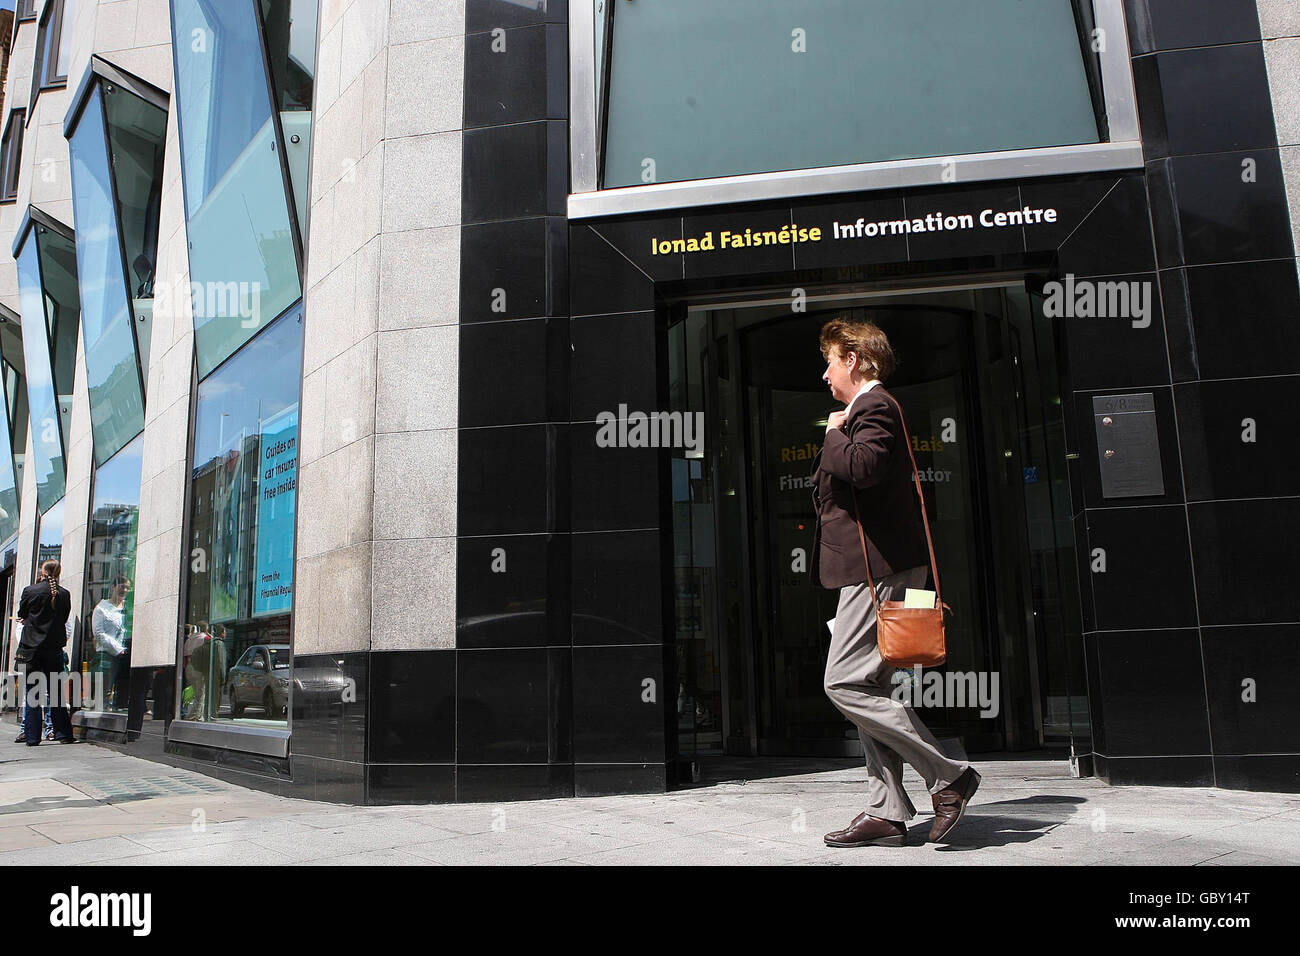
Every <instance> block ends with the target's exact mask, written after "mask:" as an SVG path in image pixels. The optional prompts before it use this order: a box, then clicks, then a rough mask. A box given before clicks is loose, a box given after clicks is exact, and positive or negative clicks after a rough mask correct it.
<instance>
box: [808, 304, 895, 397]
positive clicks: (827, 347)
mask: <svg viewBox="0 0 1300 956" xmlns="http://www.w3.org/2000/svg"><path fill="white" fill-rule="evenodd" d="M821 348H822V357H823V358H828V357H829V356H830V353H831V349H834V350H835V354H836V355H838V356H839V357H840V358H841V359H844V358H847V357H848V355H849V353H852V354H854V355H856V356H857V357H858V366H859V368H865V369H867V370H868V371H871V374H872V375H873V377H874V378H878V379H880V381H882V382H885V381H888V380H889V376H891V375H893V374H894V369H895V368H896V367H897V365H898V362H897V360H896V359H895V358H894V350H893V349H892V348H891V347H890V345H889V339H888V337H887V336H886V335H885V333H884V332H882V331H881V330H880V327H879V326H877V325H875V324H873V323H871V322H866V321H863V322H854V321H853V320H852V319H845V318H838V319H831V320H830V321H829V322H827V323H826V324H825V325H823V326H822V334H821Z"/></svg>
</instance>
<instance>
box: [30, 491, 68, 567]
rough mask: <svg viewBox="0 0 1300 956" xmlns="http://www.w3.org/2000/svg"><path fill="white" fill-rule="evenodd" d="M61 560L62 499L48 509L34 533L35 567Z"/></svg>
mask: <svg viewBox="0 0 1300 956" xmlns="http://www.w3.org/2000/svg"><path fill="white" fill-rule="evenodd" d="M62 560H63V499H62V498H60V499H59V500H58V502H56V503H55V504H54V505H53V506H51V507H50V509H49V510H48V511H46V512H45V513H44V514H43V515H41V518H40V521H39V522H38V528H37V532H36V567H38V568H39V567H40V566H41V565H42V564H44V563H45V562H46V561H60V562H61V561H62Z"/></svg>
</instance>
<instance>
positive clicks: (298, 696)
mask: <svg viewBox="0 0 1300 956" xmlns="http://www.w3.org/2000/svg"><path fill="white" fill-rule="evenodd" d="M290 684H292V685H293V699H294V703H295V705H296V706H295V708H294V709H295V710H299V709H300V708H301V705H303V704H309V703H339V702H342V701H343V700H344V694H345V691H346V690H347V689H348V687H349V686H350V682H349V680H348V678H347V676H346V675H345V674H344V673H343V662H342V661H329V660H327V661H325V662H323V663H315V662H313V664H312V666H310V667H296V668H295V667H293V666H292V663H291V657H290V652H289V645H288V644H254V645H253V646H252V647H250V648H248V650H246V651H244V654H243V656H242V657H240V659H239V661H238V662H237V663H236V664H235V666H234V667H232V668H231V669H230V673H229V674H228V675H227V677H226V694H227V695H228V698H229V700H230V715H231V716H232V717H242V716H243V715H244V711H245V709H246V708H249V707H258V708H261V710H262V712H263V713H264V714H265V715H266V716H267V717H269V718H271V719H272V720H281V719H283V718H284V716H285V714H286V713H287V710H288V706H289V685H290Z"/></svg>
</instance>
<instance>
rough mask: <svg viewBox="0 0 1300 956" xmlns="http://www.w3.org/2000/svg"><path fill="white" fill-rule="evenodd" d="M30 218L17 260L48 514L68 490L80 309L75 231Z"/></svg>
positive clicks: (40, 491)
mask: <svg viewBox="0 0 1300 956" xmlns="http://www.w3.org/2000/svg"><path fill="white" fill-rule="evenodd" d="M29 216H30V222H29V223H28V224H27V225H26V226H25V228H24V229H22V230H21V231H20V238H19V242H18V246H17V252H16V254H15V258H16V259H17V263H18V292H19V300H20V301H21V303H22V327H23V358H24V363H23V364H24V372H25V374H26V377H27V400H28V406H29V408H30V409H31V429H32V454H33V457H34V459H35V461H34V462H33V466H34V467H35V468H36V497H37V502H38V505H39V507H40V510H41V511H42V512H44V511H45V510H47V509H48V508H49V507H50V506H51V505H53V504H54V502H56V501H58V500H59V499H60V498H62V497H63V492H64V485H65V480H66V466H65V464H64V455H65V449H66V436H67V434H68V424H69V419H70V417H71V414H72V386H73V378H74V374H75V371H76V361H77V328H78V326H79V324H80V322H79V317H80V312H81V308H80V304H79V300H78V296H77V253H76V247H75V245H74V243H73V239H72V233H71V231H64V230H65V229H66V227H64V226H62V225H61V224H59V223H56V222H55V221H54V220H51V219H49V217H47V216H44V215H43V214H38V211H37V210H35V209H32V210H30V211H29Z"/></svg>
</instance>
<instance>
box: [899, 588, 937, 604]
mask: <svg viewBox="0 0 1300 956" xmlns="http://www.w3.org/2000/svg"><path fill="white" fill-rule="evenodd" d="M903 607H925V608H933V607H934V592H933V591H922V590H921V589H919V588H908V589H907V590H906V591H904V592H903Z"/></svg>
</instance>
